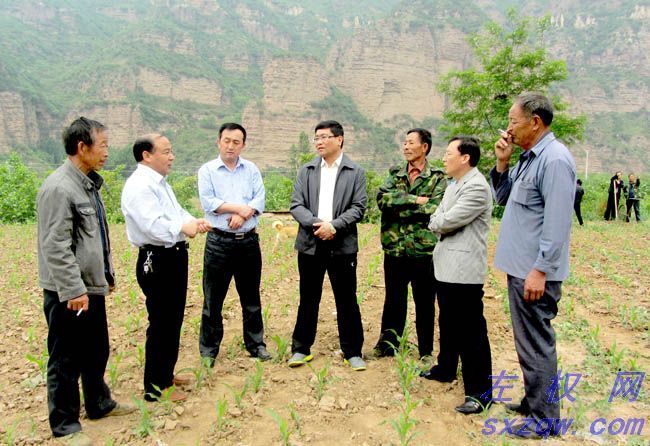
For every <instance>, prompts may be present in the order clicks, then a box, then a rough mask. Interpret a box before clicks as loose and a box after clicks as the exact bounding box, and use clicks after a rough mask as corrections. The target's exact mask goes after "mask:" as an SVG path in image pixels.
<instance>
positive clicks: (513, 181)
mask: <svg viewBox="0 0 650 446" xmlns="http://www.w3.org/2000/svg"><path fill="white" fill-rule="evenodd" d="M508 119H509V124H508V129H507V130H506V131H505V132H502V133H501V139H499V140H498V141H497V142H496V144H495V155H496V160H497V164H496V167H494V168H493V169H492V171H491V172H490V178H491V182H492V187H493V194H494V197H495V199H496V201H497V203H498V204H501V205H504V204H505V205H506V209H505V212H504V214H503V219H502V221H501V229H500V232H499V240H498V243H497V248H496V254H495V257H494V265H495V266H496V267H497V268H499V269H500V270H502V271H504V272H506V273H507V274H508V298H509V300H510V315H511V318H512V328H513V332H514V337H515V347H516V350H517V356H518V358H519V364H520V365H521V369H522V372H523V375H524V390H525V395H524V397H523V398H522V400H521V403H519V404H509V405H506V407H507V408H508V409H509V410H511V411H514V412H517V413H518V414H519V415H522V416H525V417H529V418H533V419H535V420H536V421H537V425H539V423H542V422H543V421H542V420H557V419H559V418H560V406H559V404H558V401H559V399H558V398H557V395H554V394H551V395H549V394H547V392H546V391H547V389H548V388H549V383H551V382H552V380H553V379H558V376H557V374H558V371H557V351H556V348H555V331H554V330H553V327H552V326H551V320H552V319H553V318H555V316H556V315H557V310H558V308H557V306H558V302H559V300H560V296H561V292H562V281H563V280H564V279H566V278H567V276H568V274H569V237H570V235H571V220H572V212H571V211H572V209H571V205H572V204H573V198H574V193H575V184H576V167H575V162H574V161H573V157H572V156H571V153H570V152H569V150H568V149H567V148H566V146H565V145H564V144H562V143H561V142H560V141H558V140H557V139H556V138H555V135H553V133H552V132H551V131H550V129H549V127H550V125H551V122H552V121H553V106H552V105H551V102H550V101H549V100H548V98H546V97H545V96H543V95H541V94H537V93H522V94H520V95H519V96H518V97H517V98H516V99H515V102H514V105H513V106H512V108H510V112H509V114H508ZM513 144H517V145H518V146H519V147H521V148H522V149H523V153H522V154H521V157H520V158H519V161H518V162H517V163H516V164H515V166H514V167H513V169H512V170H510V158H511V157H512V150H513ZM524 424H525V423H524ZM531 425H532V426H534V425H535V423H533V424H531ZM511 431H512V432H514V433H515V435H516V436H521V437H527V438H539V437H540V434H538V433H537V432H535V430H534V428H529V427H528V424H525V425H518V426H513V429H512V430H511ZM551 431H552V432H551V434H552V435H556V434H557V433H558V432H557V430H556V429H555V426H554V428H553V429H551Z"/></svg>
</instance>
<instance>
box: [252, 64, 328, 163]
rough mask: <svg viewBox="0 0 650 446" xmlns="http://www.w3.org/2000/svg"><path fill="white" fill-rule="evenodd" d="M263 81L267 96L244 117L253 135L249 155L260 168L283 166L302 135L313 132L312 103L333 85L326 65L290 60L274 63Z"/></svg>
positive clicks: (267, 67)
mask: <svg viewBox="0 0 650 446" xmlns="http://www.w3.org/2000/svg"><path fill="white" fill-rule="evenodd" d="M262 78H263V81H264V97H263V98H262V100H261V101H260V102H253V103H250V104H249V105H248V106H247V107H246V109H245V110H244V113H243V115H242V123H243V125H244V126H245V127H246V129H247V132H248V134H249V137H248V141H247V147H248V150H247V154H246V156H247V157H249V158H250V159H251V160H253V161H255V162H256V163H258V164H259V165H260V167H269V166H273V167H283V166H285V165H286V160H287V159H288V158H289V150H290V148H291V145H292V144H295V143H296V142H297V141H298V136H299V135H300V132H306V133H307V134H308V135H311V134H312V133H313V128H314V125H315V124H316V123H317V121H316V120H317V118H316V116H315V114H314V112H313V110H312V109H311V107H310V105H309V103H310V102H311V101H319V100H321V99H324V98H325V97H326V96H327V95H328V94H329V92H330V88H329V85H330V83H329V79H328V76H327V73H326V72H325V69H324V67H323V66H322V65H320V64H318V63H317V62H315V61H309V60H295V59H290V58H280V59H275V60H272V61H270V62H269V63H268V64H267V65H266V67H265V69H264V74H263V77H262Z"/></svg>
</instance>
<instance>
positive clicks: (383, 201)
mask: <svg viewBox="0 0 650 446" xmlns="http://www.w3.org/2000/svg"><path fill="white" fill-rule="evenodd" d="M430 150H431V133H430V132H429V131H428V130H425V129H419V128H416V129H412V130H409V131H408V132H407V134H406V140H405V141H404V146H403V150H402V153H403V154H404V158H405V159H406V163H401V164H399V165H397V166H395V167H393V168H391V169H390V171H389V175H388V178H387V179H386V181H385V182H384V184H383V185H382V186H381V187H380V188H379V193H378V195H377V204H378V206H379V209H380V210H381V244H382V247H383V249H384V281H385V285H386V298H385V301H384V312H383V315H382V319H381V333H380V336H379V340H378V341H377V345H376V346H375V348H374V350H373V356H375V357H382V356H392V355H394V353H395V352H394V349H393V346H395V347H397V345H398V344H399V342H398V340H397V336H402V334H403V332H404V325H405V323H406V308H407V296H408V284H409V283H411V289H412V291H413V300H414V302H415V328H416V331H417V336H418V350H419V353H420V357H422V356H427V355H431V354H432V351H433V322H434V318H435V278H434V275H433V263H432V260H431V259H432V257H431V256H432V253H433V248H434V247H435V244H436V240H437V238H436V237H435V235H433V233H432V232H431V231H429V229H428V228H427V225H428V224H429V218H430V217H431V214H433V212H434V211H435V210H436V208H437V206H438V204H439V203H440V200H441V199H442V196H443V194H444V192H445V188H446V186H447V182H446V179H445V175H444V173H443V172H442V171H440V170H435V169H434V168H433V166H432V165H431V164H429V162H428V161H427V158H426V156H427V154H428V153H429V151H430Z"/></svg>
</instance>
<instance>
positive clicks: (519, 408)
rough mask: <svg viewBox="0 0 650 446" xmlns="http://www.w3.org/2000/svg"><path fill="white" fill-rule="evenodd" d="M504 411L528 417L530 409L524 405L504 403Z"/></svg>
mask: <svg viewBox="0 0 650 446" xmlns="http://www.w3.org/2000/svg"><path fill="white" fill-rule="evenodd" d="M505 406H506V410H507V411H508V412H513V413H518V414H519V415H525V416H528V415H530V409H529V408H528V405H527V404H525V403H506V405H505Z"/></svg>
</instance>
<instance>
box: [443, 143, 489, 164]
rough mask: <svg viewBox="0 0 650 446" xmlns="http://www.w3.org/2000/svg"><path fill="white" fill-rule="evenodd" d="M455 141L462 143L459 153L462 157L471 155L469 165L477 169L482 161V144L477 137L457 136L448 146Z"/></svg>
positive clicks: (459, 146)
mask: <svg viewBox="0 0 650 446" xmlns="http://www.w3.org/2000/svg"><path fill="white" fill-rule="evenodd" d="M454 141H460V144H459V145H458V151H459V152H460V154H461V155H469V165H470V166H471V167H476V165H477V164H478V162H479V160H480V159H481V142H480V141H479V139H478V138H477V137H476V136H467V135H456V136H454V137H452V138H451V139H450V140H449V142H447V144H451V143H452V142H454Z"/></svg>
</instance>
